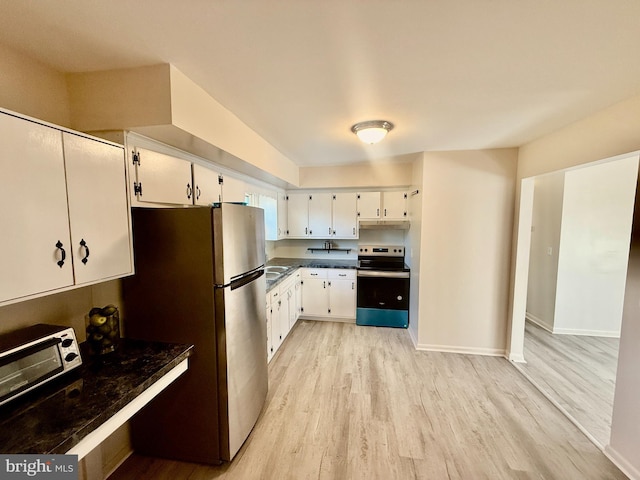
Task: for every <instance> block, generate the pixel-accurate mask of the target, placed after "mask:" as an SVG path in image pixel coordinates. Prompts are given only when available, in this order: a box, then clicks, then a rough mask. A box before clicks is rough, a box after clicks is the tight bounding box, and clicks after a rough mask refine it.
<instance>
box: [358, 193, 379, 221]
mask: <svg viewBox="0 0 640 480" xmlns="http://www.w3.org/2000/svg"><path fill="white" fill-rule="evenodd" d="M381 212H382V194H381V193H380V192H360V193H358V218H359V219H360V220H365V219H378V218H380V214H381Z"/></svg>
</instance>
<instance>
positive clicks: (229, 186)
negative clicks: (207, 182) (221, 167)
mask: <svg viewBox="0 0 640 480" xmlns="http://www.w3.org/2000/svg"><path fill="white" fill-rule="evenodd" d="M246 193H247V184H246V183H245V182H243V181H242V180H239V179H237V178H233V177H230V176H229V175H224V176H223V178H222V201H223V202H236V203H243V202H245V201H246Z"/></svg>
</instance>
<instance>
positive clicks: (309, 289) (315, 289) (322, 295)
mask: <svg viewBox="0 0 640 480" xmlns="http://www.w3.org/2000/svg"><path fill="white" fill-rule="evenodd" d="M328 287H329V286H328V285H327V279H326V278H322V277H321V276H320V275H318V277H312V276H307V275H305V277H304V280H303V284H302V314H303V315H305V316H307V315H309V316H313V317H326V316H327V315H328V313H329V289H328Z"/></svg>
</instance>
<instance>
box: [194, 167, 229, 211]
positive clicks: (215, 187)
mask: <svg viewBox="0 0 640 480" xmlns="http://www.w3.org/2000/svg"><path fill="white" fill-rule="evenodd" d="M192 168H193V188H194V193H193V204H194V205H211V204H212V203H217V202H221V201H222V189H221V188H220V177H219V174H218V172H216V171H215V170H211V169H210V168H206V167H203V166H202V165H198V164H197V163H194V164H193V165H192Z"/></svg>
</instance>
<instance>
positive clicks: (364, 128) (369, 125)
mask: <svg viewBox="0 0 640 480" xmlns="http://www.w3.org/2000/svg"><path fill="white" fill-rule="evenodd" d="M392 128H393V123H391V122H387V121H386V120H369V121H367V122H360V123H356V124H355V125H354V126H353V127H351V131H352V132H353V133H355V134H356V135H357V136H358V138H359V139H360V140H362V141H363V142H364V143H378V142H379V141H380V140H382V139H383V138H384V137H386V135H387V133H388V132H389V131H391V129H392Z"/></svg>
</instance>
